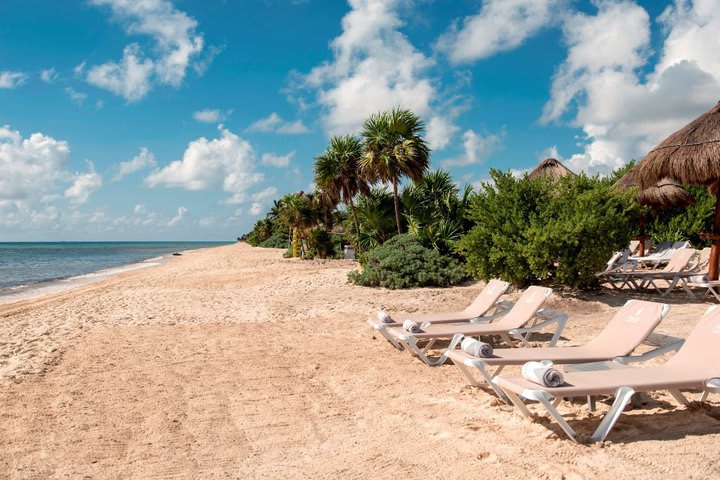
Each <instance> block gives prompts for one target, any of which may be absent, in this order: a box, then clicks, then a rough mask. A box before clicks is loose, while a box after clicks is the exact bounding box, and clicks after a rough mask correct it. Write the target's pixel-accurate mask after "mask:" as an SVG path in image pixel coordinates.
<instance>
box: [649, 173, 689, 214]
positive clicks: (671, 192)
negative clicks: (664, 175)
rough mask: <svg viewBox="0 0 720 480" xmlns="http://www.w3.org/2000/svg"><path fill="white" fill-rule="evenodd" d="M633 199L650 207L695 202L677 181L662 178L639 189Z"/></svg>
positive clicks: (687, 204)
mask: <svg viewBox="0 0 720 480" xmlns="http://www.w3.org/2000/svg"><path fill="white" fill-rule="evenodd" d="M635 201H637V202H638V203H639V204H641V205H647V206H648V207H652V208H681V207H689V206H690V205H693V204H694V203H695V199H694V198H693V197H692V196H691V195H690V193H689V192H688V191H687V190H685V189H684V188H682V187H681V186H680V185H678V184H677V183H675V182H673V181H670V180H663V181H661V182H659V183H658V184H657V185H655V186H654V187H650V188H646V189H645V190H641V191H640V192H639V193H638V194H637V195H635Z"/></svg>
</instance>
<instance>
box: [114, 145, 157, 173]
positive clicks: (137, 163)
mask: <svg viewBox="0 0 720 480" xmlns="http://www.w3.org/2000/svg"><path fill="white" fill-rule="evenodd" d="M155 164H156V161H155V155H153V153H152V152H151V151H150V150H148V149H147V148H145V147H142V148H140V153H138V154H137V155H135V156H134V157H133V158H132V159H130V160H128V161H126V162H120V165H119V166H118V172H117V173H116V174H115V176H114V177H113V182H117V181H119V180H122V178H123V177H125V176H127V175H130V174H131V173H135V172H139V171H140V170H144V169H146V168H150V167H154V166H155Z"/></svg>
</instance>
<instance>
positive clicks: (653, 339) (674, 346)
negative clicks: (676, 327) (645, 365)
mask: <svg viewBox="0 0 720 480" xmlns="http://www.w3.org/2000/svg"><path fill="white" fill-rule="evenodd" d="M643 343H644V344H645V345H651V346H654V347H655V348H653V349H652V350H649V351H647V352H645V353H643V354H641V355H626V356H624V357H616V358H614V359H613V361H614V362H617V363H621V364H623V365H628V364H630V363H639V362H646V361H648V360H650V359H652V358H655V357H659V356H660V355H665V354H666V353H668V352H677V351H678V350H680V347H682V346H683V343H685V340H684V339H682V338H678V337H671V336H670V335H661V334H657V333H651V334H650V335H649V336H648V338H647V339H646V340H645V342H643Z"/></svg>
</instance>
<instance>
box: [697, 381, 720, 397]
mask: <svg viewBox="0 0 720 480" xmlns="http://www.w3.org/2000/svg"><path fill="white" fill-rule="evenodd" d="M711 391H713V392H715V393H720V378H713V379H712V380H710V381H708V382H707V384H706V385H705V390H704V391H703V394H702V396H701V397H700V401H701V402H704V401H705V400H707V397H708V395H710V392H711Z"/></svg>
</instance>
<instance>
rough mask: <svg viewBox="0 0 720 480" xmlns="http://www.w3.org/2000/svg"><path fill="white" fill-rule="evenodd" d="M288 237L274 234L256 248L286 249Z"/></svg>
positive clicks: (277, 233) (282, 234)
mask: <svg viewBox="0 0 720 480" xmlns="http://www.w3.org/2000/svg"><path fill="white" fill-rule="evenodd" d="M288 242H289V240H288V236H287V234H286V233H284V232H275V233H273V234H272V235H270V237H268V238H267V239H266V240H264V241H262V242H260V243H258V244H257V246H258V247H262V248H287V246H288Z"/></svg>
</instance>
